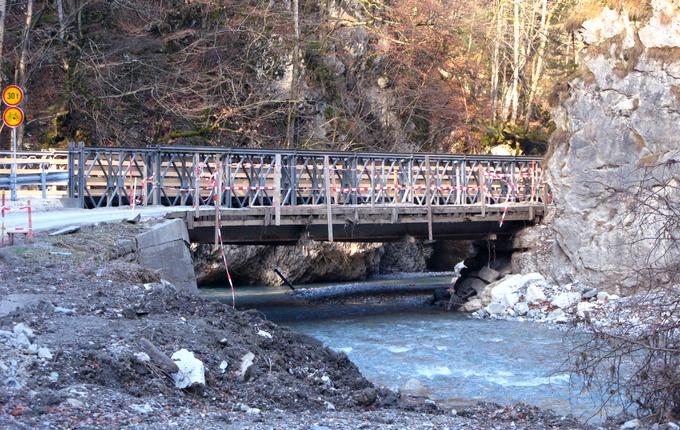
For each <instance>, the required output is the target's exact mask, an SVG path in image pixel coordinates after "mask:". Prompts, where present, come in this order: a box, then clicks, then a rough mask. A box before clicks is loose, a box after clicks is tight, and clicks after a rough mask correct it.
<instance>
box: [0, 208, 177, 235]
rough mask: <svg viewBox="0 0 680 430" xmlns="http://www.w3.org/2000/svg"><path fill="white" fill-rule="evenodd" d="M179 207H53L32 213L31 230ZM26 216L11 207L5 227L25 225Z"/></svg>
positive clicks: (161, 213) (146, 214)
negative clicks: (133, 208) (132, 208)
mask: <svg viewBox="0 0 680 430" xmlns="http://www.w3.org/2000/svg"><path fill="white" fill-rule="evenodd" d="M186 209H187V208H181V207H175V208H171V207H165V206H147V207H139V208H135V210H134V211H132V210H131V209H130V208H129V207H126V208H101V209H53V210H49V211H41V212H34V213H33V231H45V230H56V229H59V228H63V227H68V226H72V225H73V226H75V225H77V226H83V225H91V224H97V223H102V222H120V221H123V220H126V219H130V218H134V217H135V216H137V215H138V214H141V215H142V218H143V219H148V218H157V217H162V216H165V215H166V214H168V213H169V212H173V211H181V210H186ZM27 226H28V216H27V212H26V211H21V210H17V209H12V210H10V211H7V212H6V213H5V228H7V229H14V228H17V227H24V228H25V227H27Z"/></svg>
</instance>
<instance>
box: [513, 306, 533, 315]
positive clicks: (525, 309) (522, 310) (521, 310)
mask: <svg viewBox="0 0 680 430" xmlns="http://www.w3.org/2000/svg"><path fill="white" fill-rule="evenodd" d="M513 310H514V311H515V313H516V314H517V315H519V316H521V317H523V316H524V315H526V314H527V313H528V312H529V305H527V304H526V303H525V302H519V303H517V304H515V307H514V308H513Z"/></svg>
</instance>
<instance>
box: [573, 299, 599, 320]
mask: <svg viewBox="0 0 680 430" xmlns="http://www.w3.org/2000/svg"><path fill="white" fill-rule="evenodd" d="M593 307H595V305H594V304H592V303H590V302H581V303H579V304H578V305H576V315H578V317H579V318H581V319H586V316H587V315H588V314H589V313H590V312H591V311H592V310H593Z"/></svg>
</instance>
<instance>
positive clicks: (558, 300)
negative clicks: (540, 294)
mask: <svg viewBox="0 0 680 430" xmlns="http://www.w3.org/2000/svg"><path fill="white" fill-rule="evenodd" d="M580 301H581V293H577V292H575V291H567V292H564V293H561V294H558V295H557V296H555V297H554V298H553V299H552V301H551V302H550V304H551V305H553V306H557V307H558V308H560V309H567V308H570V307H572V306H574V305H575V304H577V303H578V302H580Z"/></svg>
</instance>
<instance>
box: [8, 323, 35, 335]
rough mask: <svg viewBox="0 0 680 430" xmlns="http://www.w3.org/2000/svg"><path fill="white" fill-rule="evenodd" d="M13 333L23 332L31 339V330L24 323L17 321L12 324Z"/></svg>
mask: <svg viewBox="0 0 680 430" xmlns="http://www.w3.org/2000/svg"><path fill="white" fill-rule="evenodd" d="M12 331H13V332H14V334H15V335H19V334H24V335H25V336H26V337H27V338H28V339H33V337H34V334H33V330H32V329H31V328H30V327H29V326H27V325H26V324H24V323H19V324H17V325H15V326H14V329H13V330H12Z"/></svg>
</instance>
